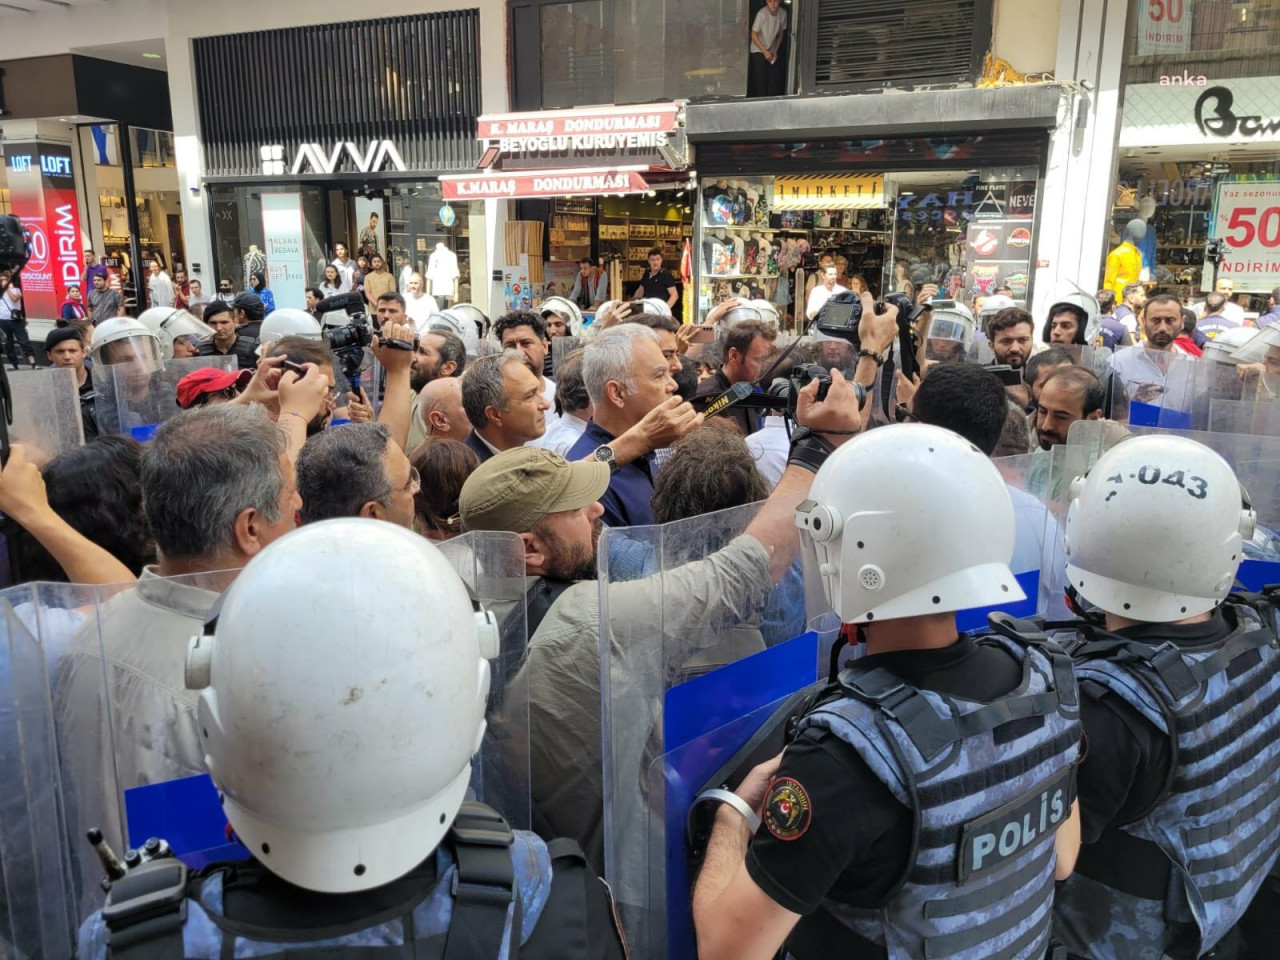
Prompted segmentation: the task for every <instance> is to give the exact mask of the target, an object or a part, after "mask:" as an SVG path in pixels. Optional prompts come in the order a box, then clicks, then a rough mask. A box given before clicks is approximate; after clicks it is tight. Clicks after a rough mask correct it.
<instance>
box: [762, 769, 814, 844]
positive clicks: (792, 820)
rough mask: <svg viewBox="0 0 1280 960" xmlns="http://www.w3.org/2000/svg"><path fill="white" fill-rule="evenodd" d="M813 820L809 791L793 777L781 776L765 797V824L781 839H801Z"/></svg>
mask: <svg viewBox="0 0 1280 960" xmlns="http://www.w3.org/2000/svg"><path fill="white" fill-rule="evenodd" d="M812 820H813V804H811V803H810V802H809V792H808V791H807V790H805V788H804V787H802V786H801V785H800V781H798V780H796V779H794V778H792V777H779V778H778V779H777V780H774V781H773V783H772V784H771V785H770V787H769V792H768V794H767V795H766V796H765V798H764V825H765V826H766V827H767V828H768V830H769V832H770V833H771V834H773V835H774V836H775V837H777V838H778V839H779V840H799V839H800V838H801V837H803V836H804V835H805V832H806V831H807V830H808V829H809V824H810V822H812Z"/></svg>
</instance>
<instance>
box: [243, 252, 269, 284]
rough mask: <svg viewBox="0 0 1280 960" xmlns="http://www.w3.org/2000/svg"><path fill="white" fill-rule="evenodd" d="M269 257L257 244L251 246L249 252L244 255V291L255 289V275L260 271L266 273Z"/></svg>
mask: <svg viewBox="0 0 1280 960" xmlns="http://www.w3.org/2000/svg"><path fill="white" fill-rule="evenodd" d="M266 269H267V255H266V254H265V253H263V252H262V251H261V250H259V249H258V245H257V244H256V243H251V244H249V252H248V253H246V254H245V255H244V289H246V290H249V289H251V288H252V287H253V275H254V274H255V273H257V272H258V271H264V272H265V271H266Z"/></svg>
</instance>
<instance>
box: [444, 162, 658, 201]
mask: <svg viewBox="0 0 1280 960" xmlns="http://www.w3.org/2000/svg"><path fill="white" fill-rule="evenodd" d="M648 189H649V184H648V183H646V182H645V179H644V177H643V176H641V171H640V169H639V168H635V167H630V168H627V167H612V168H600V169H591V168H585V169H580V170H543V171H538V172H536V173H467V174H461V175H456V176H442V177H441V178H440V190H441V192H442V193H443V195H444V199H446V200H526V199H531V198H536V197H563V196H568V195H574V196H580V197H581V196H602V195H604V194H610V193H643V192H646V191H648Z"/></svg>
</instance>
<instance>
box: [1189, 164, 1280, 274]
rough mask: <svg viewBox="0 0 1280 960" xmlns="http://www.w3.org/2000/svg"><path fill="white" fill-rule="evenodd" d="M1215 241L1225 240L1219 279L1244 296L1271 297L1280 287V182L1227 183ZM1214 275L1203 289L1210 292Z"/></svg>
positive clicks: (1221, 191) (1216, 209) (1220, 195)
mask: <svg viewBox="0 0 1280 960" xmlns="http://www.w3.org/2000/svg"><path fill="white" fill-rule="evenodd" d="M1209 235H1210V236H1211V237H1216V238H1221V239H1222V240H1223V241H1224V242H1223V253H1224V257H1223V260H1222V263H1221V264H1220V265H1219V267H1218V275H1219V276H1222V277H1230V278H1231V279H1232V280H1233V281H1234V282H1235V289H1236V290H1237V291H1238V292H1241V293H1269V292H1270V291H1271V290H1272V289H1274V288H1275V287H1276V286H1280V180H1252V181H1224V182H1222V183H1219V184H1218V189H1217V196H1216V198H1215V200H1214V204H1213V222H1212V225H1211V227H1210V230H1209ZM1211 284H1212V271H1211V270H1207V269H1206V270H1205V271H1204V273H1203V281H1202V283H1201V286H1202V287H1203V289H1205V290H1208V289H1209V288H1210V286H1211Z"/></svg>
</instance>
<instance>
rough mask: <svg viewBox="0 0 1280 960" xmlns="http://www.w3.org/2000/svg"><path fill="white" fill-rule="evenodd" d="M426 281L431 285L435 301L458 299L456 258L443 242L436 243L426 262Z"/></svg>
mask: <svg viewBox="0 0 1280 960" xmlns="http://www.w3.org/2000/svg"><path fill="white" fill-rule="evenodd" d="M427 280H428V281H429V282H430V284H431V295H432V296H433V297H435V298H436V299H437V300H440V299H444V300H457V299H458V258H457V257H456V256H454V253H453V251H452V250H450V249H449V248H448V247H446V246H445V245H444V241H443V240H441V241H437V242H436V248H435V249H434V250H432V251H431V258H430V259H429V260H428V261H427Z"/></svg>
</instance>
